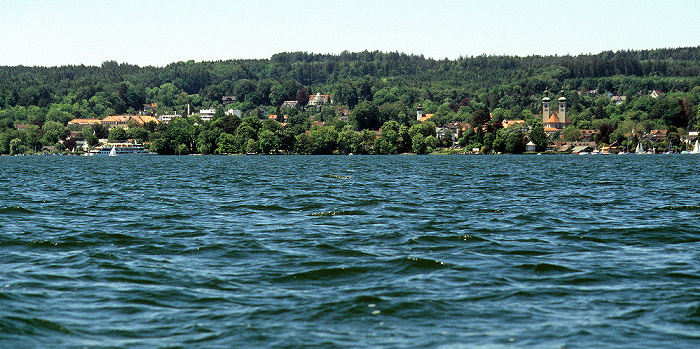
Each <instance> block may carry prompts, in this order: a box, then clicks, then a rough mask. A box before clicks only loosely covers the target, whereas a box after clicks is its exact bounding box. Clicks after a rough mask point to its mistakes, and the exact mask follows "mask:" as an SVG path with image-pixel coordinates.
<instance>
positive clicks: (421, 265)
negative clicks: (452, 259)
mask: <svg viewBox="0 0 700 349" xmlns="http://www.w3.org/2000/svg"><path fill="white" fill-rule="evenodd" d="M394 262H395V263H396V264H397V265H398V266H399V267H401V272H404V273H414V272H426V271H433V270H441V269H445V268H449V267H450V266H449V265H448V264H447V263H445V262H442V261H438V260H434V259H425V258H416V257H407V258H401V259H395V260H394Z"/></svg>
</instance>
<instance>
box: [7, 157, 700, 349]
mask: <svg viewBox="0 0 700 349" xmlns="http://www.w3.org/2000/svg"><path fill="white" fill-rule="evenodd" d="M0 171H1V172H0V173H1V174H2V176H1V177H0V194H1V196H0V315H1V318H0V347H3V348H47V347H51V348H104V347H113V348H233V347H269V348H361V347H366V348H406V347H421V348H621V347H627V348H642V347H645V348H650V347H662V348H695V347H698V346H699V345H700V224H699V223H700V190H699V188H700V175H698V173H699V172H700V156H693V155H656V156H652V155H645V156H640V155H637V156H635V155H624V156H612V155H611V156H602V155H601V156H576V155H570V156H565V155H562V156H283V157H276V156H211V157H208V156H187V157H166V156H141V157H139V156H134V157H128V156H122V157H113V158H109V157H90V158H89V157H60V156H53V157H0Z"/></svg>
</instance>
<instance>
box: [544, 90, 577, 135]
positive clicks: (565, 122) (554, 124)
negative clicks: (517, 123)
mask: <svg viewBox="0 0 700 349" xmlns="http://www.w3.org/2000/svg"><path fill="white" fill-rule="evenodd" d="M560 94H561V97H559V99H557V104H558V106H559V111H558V112H557V113H553V112H552V111H551V106H552V99H551V98H549V91H548V90H546V91H544V98H542V126H543V127H544V132H546V133H547V134H549V135H551V134H553V133H555V132H557V131H561V130H563V129H565V128H566V127H568V126H569V125H571V120H569V118H568V117H567V116H566V97H564V90H562V91H561V93H560Z"/></svg>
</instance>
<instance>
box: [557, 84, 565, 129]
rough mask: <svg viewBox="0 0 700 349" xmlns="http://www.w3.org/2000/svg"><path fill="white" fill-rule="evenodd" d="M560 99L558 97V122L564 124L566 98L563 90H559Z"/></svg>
mask: <svg viewBox="0 0 700 349" xmlns="http://www.w3.org/2000/svg"><path fill="white" fill-rule="evenodd" d="M560 94H561V97H559V99H558V101H559V122H562V123H566V97H564V90H561V93H560Z"/></svg>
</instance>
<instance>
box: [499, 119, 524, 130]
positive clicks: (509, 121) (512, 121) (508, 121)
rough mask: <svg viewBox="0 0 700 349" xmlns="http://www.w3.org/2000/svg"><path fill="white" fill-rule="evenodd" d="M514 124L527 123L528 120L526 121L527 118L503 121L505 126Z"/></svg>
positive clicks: (502, 123) (502, 124)
mask: <svg viewBox="0 0 700 349" xmlns="http://www.w3.org/2000/svg"><path fill="white" fill-rule="evenodd" d="M513 125H527V122H525V120H503V122H501V126H503V128H508V127H511V126H513Z"/></svg>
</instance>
